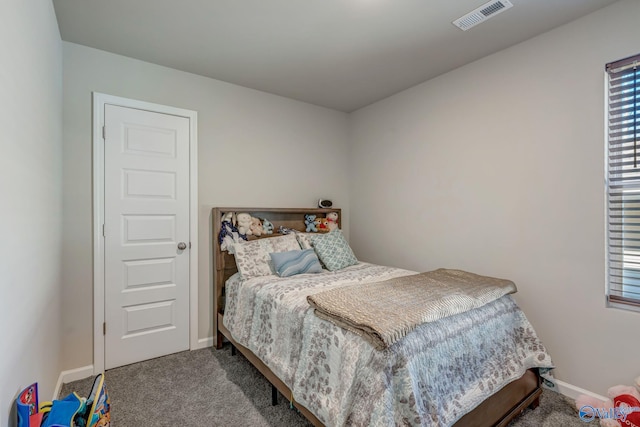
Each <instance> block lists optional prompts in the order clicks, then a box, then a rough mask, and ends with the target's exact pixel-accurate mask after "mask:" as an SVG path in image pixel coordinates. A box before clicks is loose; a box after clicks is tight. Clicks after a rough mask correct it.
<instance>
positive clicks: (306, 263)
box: [271, 249, 322, 277]
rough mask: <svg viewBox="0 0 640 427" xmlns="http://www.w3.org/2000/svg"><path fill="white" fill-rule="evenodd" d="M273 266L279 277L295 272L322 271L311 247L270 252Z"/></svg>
mask: <svg viewBox="0 0 640 427" xmlns="http://www.w3.org/2000/svg"><path fill="white" fill-rule="evenodd" d="M271 259H272V260H273V266H274V267H275V269H276V273H278V276H280V277H289V276H293V275H295V274H305V273H322V267H321V266H320V261H319V260H318V256H317V255H316V253H315V251H314V250H313V249H305V250H302V251H300V250H298V251H287V252H276V253H272V254H271Z"/></svg>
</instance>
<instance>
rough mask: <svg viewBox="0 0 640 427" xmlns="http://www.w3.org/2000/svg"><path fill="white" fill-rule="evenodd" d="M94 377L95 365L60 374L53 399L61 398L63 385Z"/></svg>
mask: <svg viewBox="0 0 640 427" xmlns="http://www.w3.org/2000/svg"><path fill="white" fill-rule="evenodd" d="M92 376H93V365H87V366H83V367H82V368H76V369H69V370H68V371H62V372H60V375H59V376H58V382H57V383H56V389H55V390H54V391H53V397H52V400H53V399H57V398H58V396H60V391H61V390H62V385H63V384H66V383H70V382H72V381H78V380H82V379H85V378H89V377H92Z"/></svg>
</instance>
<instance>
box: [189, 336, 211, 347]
mask: <svg viewBox="0 0 640 427" xmlns="http://www.w3.org/2000/svg"><path fill="white" fill-rule="evenodd" d="M207 347H213V337H207V338H200V339H199V340H198V345H197V346H196V347H195V348H192V349H191V350H200V349H202V348H207Z"/></svg>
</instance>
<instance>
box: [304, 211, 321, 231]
mask: <svg viewBox="0 0 640 427" xmlns="http://www.w3.org/2000/svg"><path fill="white" fill-rule="evenodd" d="M316 221H317V219H316V216H315V215H313V214H306V215H305V216H304V224H305V225H306V226H307V228H306V232H307V233H315V232H317V231H318V228H317V227H316Z"/></svg>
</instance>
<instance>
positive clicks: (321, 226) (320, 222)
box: [315, 218, 329, 233]
mask: <svg viewBox="0 0 640 427" xmlns="http://www.w3.org/2000/svg"><path fill="white" fill-rule="evenodd" d="M315 222H316V227H317V228H318V231H321V232H323V233H326V232H327V231H329V225H328V224H329V221H328V220H327V218H316V221H315Z"/></svg>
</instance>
